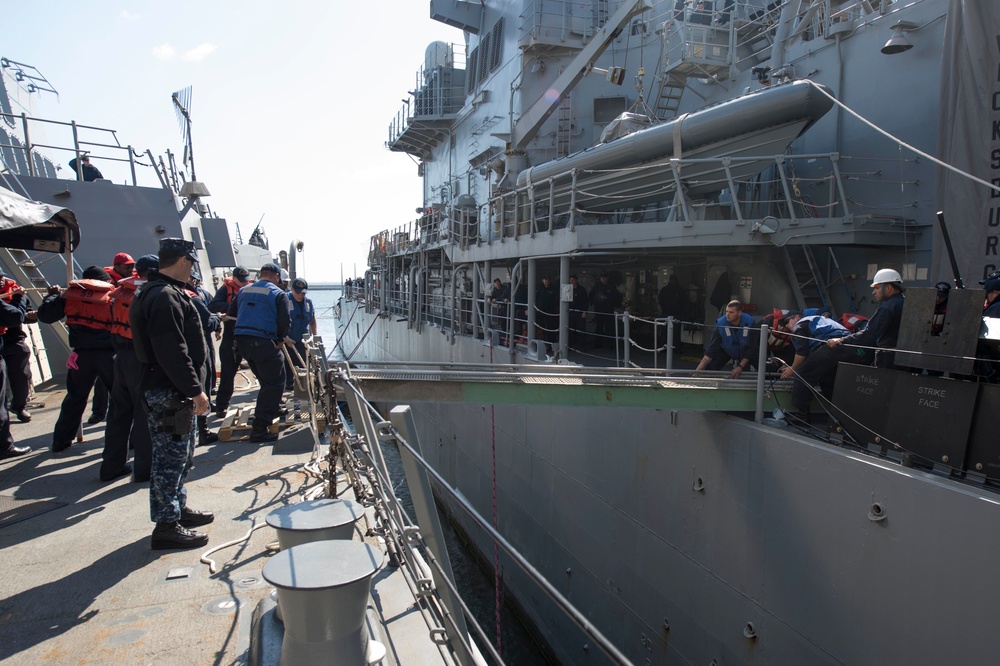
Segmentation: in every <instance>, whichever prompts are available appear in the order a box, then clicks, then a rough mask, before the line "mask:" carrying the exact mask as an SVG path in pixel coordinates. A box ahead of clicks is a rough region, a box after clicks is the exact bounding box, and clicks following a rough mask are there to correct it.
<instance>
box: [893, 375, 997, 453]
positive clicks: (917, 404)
mask: <svg viewBox="0 0 1000 666" xmlns="http://www.w3.org/2000/svg"><path fill="white" fill-rule="evenodd" d="M978 388H979V387H978V384H975V383H974V382H968V381H963V380H957V379H943V378H941V377H930V376H928V375H911V374H908V373H902V372H898V373H897V377H896V380H895V383H894V387H893V401H892V409H891V411H890V413H889V415H888V418H887V419H886V424H885V430H886V436H887V437H888V438H889V439H890V440H892V441H893V442H896V443H898V444H899V445H900V446H902V447H903V450H904V451H909V452H911V453H914V454H916V455H917V456H919V457H920V458H922V459H923V460H924V461H927V462H929V463H931V464H933V465H935V466H936V467H939V468H942V470H943V471H949V470H951V469H961V467H962V466H963V464H964V463H965V451H966V448H967V445H968V440H969V430H970V429H971V427H972V412H973V410H974V409H975V406H976V395H977V393H978ZM886 404H887V405H888V403H886Z"/></svg>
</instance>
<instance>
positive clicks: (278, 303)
mask: <svg viewBox="0 0 1000 666" xmlns="http://www.w3.org/2000/svg"><path fill="white" fill-rule="evenodd" d="M280 279H281V269H280V268H278V266H277V265H276V264H272V263H268V264H264V265H263V266H261V268H260V271H259V279H258V280H257V281H256V282H254V283H253V284H251V285H247V286H246V287H243V288H242V289H240V291H239V293H238V294H236V298H234V299H233V302H232V303H230V304H229V316H230V317H235V318H236V324H235V326H234V327H233V333H234V334H235V336H236V345H237V347H238V348H239V350H240V353H241V354H242V355H243V358H245V359H246V360H247V363H248V364H249V365H250V369H251V370H252V371H253V374H254V375H255V376H256V377H257V381H258V382H260V391H258V392H257V407H256V409H255V411H254V416H253V428H252V429H251V431H250V441H251V442H273V441H275V440H276V439H278V436H277V435H276V434H274V433H272V432H270V426H271V422H272V421H274V419H275V417H276V416H278V412H279V410H280V408H281V394H282V392H283V391H284V388H285V355H284V354H283V353H282V351H281V345H282V344H284V340H285V336H286V335H288V326H289V317H288V296H287V295H286V294H285V292H284V291H282V290H281V288H280V287H278V282H279V281H280Z"/></svg>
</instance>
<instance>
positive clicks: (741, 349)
mask: <svg viewBox="0 0 1000 666" xmlns="http://www.w3.org/2000/svg"><path fill="white" fill-rule="evenodd" d="M715 325H716V326H718V327H719V338H720V339H721V340H722V349H723V351H725V352H726V353H727V354H729V358H731V359H733V360H734V361H738V360H739V359H741V358H743V354H744V353H746V350H747V348H748V346H749V345H750V328H751V327H752V326H753V317H751V316H750V315H748V314H747V313H746V312H743V313H740V323H739V324H737V325H736V326H733V325H731V324H730V323H729V320H727V319H726V315H722V316H721V317H719V318H718V319H716V320H715Z"/></svg>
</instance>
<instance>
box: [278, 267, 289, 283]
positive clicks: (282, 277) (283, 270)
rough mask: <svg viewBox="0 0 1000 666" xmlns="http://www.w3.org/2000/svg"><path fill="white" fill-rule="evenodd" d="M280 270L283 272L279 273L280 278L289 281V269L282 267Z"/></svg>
mask: <svg viewBox="0 0 1000 666" xmlns="http://www.w3.org/2000/svg"><path fill="white" fill-rule="evenodd" d="M280 271H281V272H280V274H279V279H280V280H281V281H282V282H288V271H286V270H285V269H284V268H282V269H280Z"/></svg>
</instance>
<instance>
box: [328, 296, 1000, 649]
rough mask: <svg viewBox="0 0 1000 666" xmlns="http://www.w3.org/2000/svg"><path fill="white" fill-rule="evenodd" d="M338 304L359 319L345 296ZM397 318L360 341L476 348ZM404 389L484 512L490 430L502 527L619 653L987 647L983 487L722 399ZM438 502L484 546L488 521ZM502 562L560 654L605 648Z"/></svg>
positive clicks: (994, 516)
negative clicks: (464, 399)
mask: <svg viewBox="0 0 1000 666" xmlns="http://www.w3.org/2000/svg"><path fill="white" fill-rule="evenodd" d="M349 304H350V302H349V301H346V302H345V308H347V309H345V311H344V312H343V313H342V315H341V317H342V319H343V320H345V321H346V319H347V318H348V317H350V312H351V310H350V309H349V307H350V306H349ZM354 322H355V323H357V324H358V326H359V328H360V330H362V331H364V330H366V329H367V328H368V326H369V325H370V324H371V320H370V319H369V316H368V315H366V314H365V313H364V311H363V309H361V310H360V311H359V312H358V313H357V314H356V315H355V317H354ZM353 326H354V324H352V328H353ZM404 328H405V326H404V324H402V323H398V322H396V323H394V322H392V321H391V320H388V319H384V318H383V319H379V320H378V321H376V323H375V324H374V327H373V328H372V331H371V333H370V334H369V335H368V337H367V341H370V342H365V343H364V346H374V345H376V344H377V345H380V346H382V348H381V350H380V351H381V354H378V357H379V358H383V359H396V360H403V359H404V358H406V357H410V358H411V360H412V359H414V358H439V359H440V358H447V359H448V360H447V362H449V363H459V362H463V361H464V362H476V363H484V362H488V361H489V348H488V347H486V346H484V345H483V344H482V343H481V342H474V341H463V340H459V341H458V342H457V343H456V344H455V345H454V346H452V345H450V344H447V343H445V342H444V340H445V338H444V336H443V335H426V334H425V335H422V336H407V335H406V334H405V332H404V331H403V330H400V329H404ZM407 340H412V341H413V342H415V343H416V344H417V345H419V347H415V348H413V349H409V350H408V349H405V348H403V347H401V346H400V345H401V344H405V342H406V341H407ZM375 341H379V342H375ZM394 341H400V342H394ZM345 345H346V346H347V348H348V349H351V348H352V347H351V346H350V345H349V344H347V342H346V341H345ZM366 352H367V354H366V356H367V355H368V354H372V355H373V356H374V353H375V349H373V348H370V347H369V348H368V349H366ZM359 353H361V351H360V350H359ZM408 404H410V405H411V407H412V409H413V413H414V416H415V419H416V422H417V427H418V432H419V433H420V441H421V446H422V453H423V455H424V457H425V458H426V459H427V460H428V462H430V463H431V464H432V465H433V467H434V468H435V469H436V470H437V471H438V472H440V473H441V474H442V475H443V476H444V477H445V479H447V482H448V483H449V485H451V486H452V487H453V488H456V489H457V490H458V491H459V492H460V493H461V494H462V495H464V496H465V497H466V499H468V500H469V501H470V502H472V504H473V505H474V506H475V508H476V509H477V511H478V512H479V513H480V514H481V515H483V516H490V515H492V512H493V508H494V504H493V495H492V492H493V491H492V480H493V472H492V469H493V451H494V449H493V447H492V446H491V441H493V440H494V439H495V456H496V459H495V460H496V512H497V515H498V516H499V530H500V532H501V533H502V534H503V535H504V536H505V537H506V538H507V539H508V540H509V541H511V542H512V544H513V545H514V546H515V547H516V548H517V549H518V550H519V551H520V552H521V553H522V554H523V555H525V556H526V557H527V558H528V560H529V561H530V562H532V563H533V564H534V565H535V566H536V567H537V568H538V569H540V570H541V572H542V573H543V574H544V575H545V577H546V578H547V579H548V580H549V581H550V582H552V583H553V584H554V585H555V586H556V587H557V588H558V589H559V591H560V592H562V593H563V594H564V595H565V596H566V597H567V598H569V599H570V600H571V601H572V603H573V604H574V605H575V606H576V607H577V608H579V609H581V610H582V611H583V612H584V613H585V614H586V616H587V618H588V619H589V620H590V621H591V622H593V624H594V625H595V626H596V627H598V628H599V629H600V630H601V631H602V632H604V633H605V635H606V636H607V637H608V638H609V639H610V640H612V641H613V642H614V644H615V645H616V646H618V647H619V649H621V650H622V651H623V652H624V653H625V654H626V655H627V656H628V657H629V658H630V659H631V660H632V661H633V663H705V664H708V663H713V661H714V662H715V663H717V664H722V663H757V664H886V663H906V664H941V663H949V662H951V661H953V660H954V659H956V658H961V660H963V661H966V662H968V663H989V662H990V661H992V660H993V658H994V655H996V654H997V650H998V649H1000V639H998V638H997V637H996V635H995V634H994V633H993V632H992V631H991V630H990V624H991V622H992V620H991V616H992V613H991V610H990V609H991V608H992V606H993V599H995V597H996V594H997V593H998V591H1000V589H998V586H997V584H996V583H995V582H991V576H990V571H992V569H993V563H992V561H993V553H994V552H996V550H995V549H996V548H997V547H1000V536H998V534H997V533H996V531H995V530H992V529H989V528H988V527H987V526H991V525H995V524H997V521H998V520H1000V501H998V497H997V495H996V494H995V493H993V492H990V491H986V490H983V489H981V488H977V487H975V486H972V485H966V484H959V483H956V482H955V481H952V480H949V479H946V478H942V477H941V476H939V475H935V474H933V473H931V472H928V471H921V470H916V469H909V468H904V467H901V466H900V465H899V464H898V462H895V461H892V460H888V459H880V458H876V457H872V456H869V455H865V454H863V453H860V452H855V451H851V450H848V449H845V448H839V447H836V446H833V445H829V444H824V443H820V442H817V441H816V440H813V439H810V438H808V437H804V436H801V435H797V434H795V433H794V432H792V431H790V430H779V429H775V428H771V427H767V426H761V425H758V424H755V423H753V422H752V421H749V420H747V419H745V418H740V417H739V416H731V415H726V414H713V413H702V412H695V411H673V410H670V409H662V410H650V409H636V408H628V407H615V406H613V405H609V406H606V407H603V408H601V407H597V408H595V407H590V406H588V407H562V406H554V405H497V406H496V407H495V408H494V410H495V412H494V413H493V414H491V410H490V408H489V406H487V405H483V404H463V403H456V402H437V401H433V402H427V401H424V400H421V399H419V398H417V399H415V400H413V401H410V402H409V403H408ZM439 501H443V502H444V503H445V507H446V509H447V510H448V511H449V514H450V515H451V516H452V517H453V519H455V520H456V521H457V522H458V523H459V524H460V525H461V526H462V528H463V529H464V530H465V531H466V532H467V533H468V534H469V535H470V537H471V538H472V540H473V541H474V543H475V544H476V547H477V549H478V550H479V551H480V552H481V553H483V556H484V558H486V559H487V560H491V559H492V553H493V542H492V540H491V539H490V538H489V536H488V535H486V534H484V533H483V532H482V531H481V530H480V529H479V528H478V527H477V526H476V525H475V524H474V523H472V522H471V521H470V520H469V519H468V518H466V517H464V516H465V514H464V513H463V512H462V511H460V510H458V508H457V507H455V506H450V505H449V504H448V500H447V499H446V496H445V495H439ZM876 505H877V507H878V508H875V509H873V507H876ZM873 511H874V513H873ZM975 526H980V528H982V529H980V528H976V527H975ZM501 567H502V570H503V578H504V584H505V586H506V588H507V590H508V593H509V594H512V595H513V596H514V597H515V599H516V600H517V602H518V603H519V605H520V606H521V608H522V609H523V610H524V612H525V613H526V614H527V616H528V617H529V618H530V620H531V622H532V624H533V625H534V626H535V627H536V629H537V631H538V633H539V636H540V637H541V638H542V639H543V640H544V641H545V642H546V643H547V644H548V645H549V646H550V647H551V649H552V651H553V653H554V654H555V655H556V656H557V658H558V659H559V660H560V662H561V663H567V664H570V663H605V657H604V656H603V655H602V654H600V652H599V651H598V649H597V647H596V646H595V645H594V643H593V641H590V640H588V637H587V636H586V635H585V634H584V632H583V631H581V630H580V629H579V628H578V627H577V626H576V625H574V624H573V623H572V622H571V621H570V620H569V619H567V618H566V617H565V615H563V614H562V613H561V612H560V611H559V610H558V609H557V608H556V607H555V605H554V604H553V603H552V601H551V600H550V599H548V597H547V596H546V595H545V594H544V592H543V591H541V590H540V588H539V587H538V586H537V585H536V584H535V583H534V582H532V581H531V580H530V578H528V577H527V576H525V575H524V574H523V572H522V571H521V570H520V569H519V568H518V567H517V566H515V565H513V564H512V563H511V562H510V561H509V560H508V561H505V560H504V559H503V558H501ZM748 634H750V635H749V636H748ZM929 636H932V637H933V639H931V640H928V639H927V637H929ZM647 660H649V661H648V662H647Z"/></svg>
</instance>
